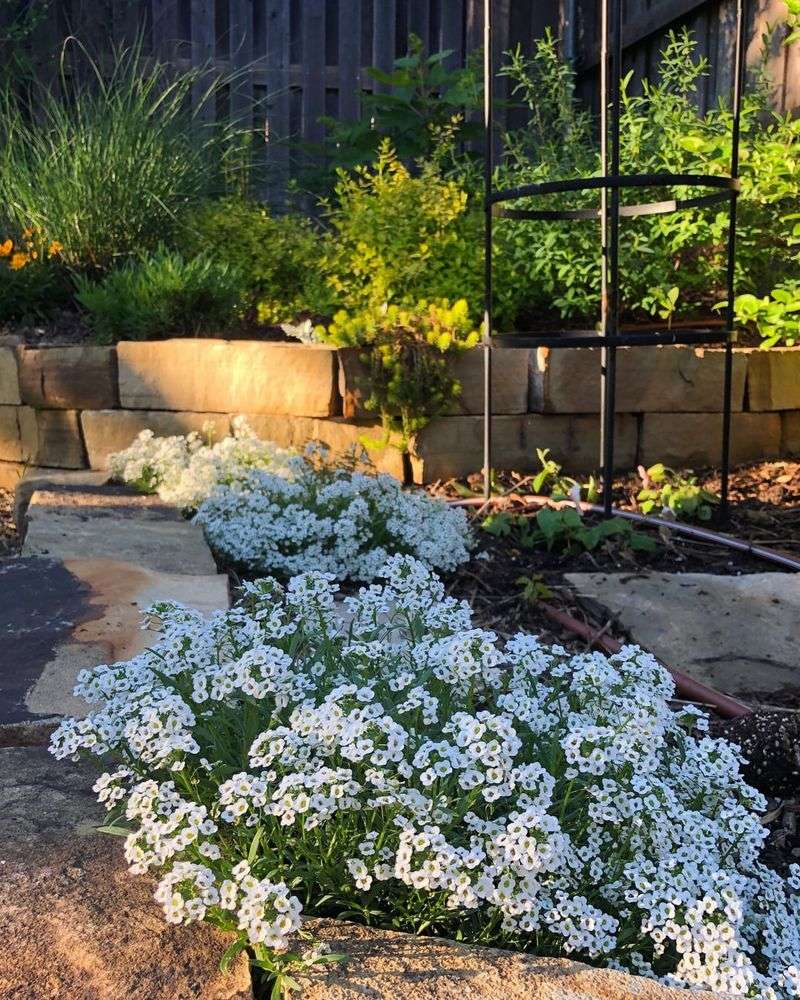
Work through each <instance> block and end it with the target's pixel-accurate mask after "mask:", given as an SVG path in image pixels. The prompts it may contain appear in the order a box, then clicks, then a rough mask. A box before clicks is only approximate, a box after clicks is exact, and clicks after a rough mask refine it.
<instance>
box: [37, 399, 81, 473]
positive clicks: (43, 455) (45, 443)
mask: <svg viewBox="0 0 800 1000" xmlns="http://www.w3.org/2000/svg"><path fill="white" fill-rule="evenodd" d="M36 424H37V428H38V447H37V449H36V456H35V461H36V464H37V465H47V466H53V467H55V468H60V469H83V468H85V467H86V456H85V454H84V450H83V440H82V438H81V429H80V424H79V422H78V413H77V411H76V410H36Z"/></svg>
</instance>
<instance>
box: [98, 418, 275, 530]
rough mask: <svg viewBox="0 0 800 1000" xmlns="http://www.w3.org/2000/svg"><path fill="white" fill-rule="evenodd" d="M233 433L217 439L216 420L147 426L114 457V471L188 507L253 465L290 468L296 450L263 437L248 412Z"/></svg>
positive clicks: (193, 507)
mask: <svg viewBox="0 0 800 1000" xmlns="http://www.w3.org/2000/svg"><path fill="white" fill-rule="evenodd" d="M231 426H232V430H233V434H232V435H231V436H229V437H224V438H222V439H221V440H219V441H217V442H215V443H213V442H212V432H213V426H212V425H211V424H209V425H208V426H207V427H205V428H204V429H203V433H202V434H198V433H197V432H193V433H191V434H187V435H174V436H172V437H156V436H155V435H154V434H153V432H152V431H149V430H147V431H142V432H141V434H139V436H138V437H137V438H136V440H135V441H134V442H133V444H131V445H130V447H128V448H126V449H125V450H124V451H120V452H116V453H115V454H113V455H111V457H110V459H109V466H110V469H111V472H112V474H113V476H114V477H115V478H116V479H119V480H121V481H122V482H124V483H130V484H131V485H133V486H136V488H137V489H140V490H144V491H145V492H147V493H158V494H159V496H160V497H161V498H162V500H164V501H165V502H166V503H170V504H175V506H176V507H180V508H182V509H184V510H196V509H197V507H199V506H200V504H201V503H202V502H203V500H205V499H206V497H207V496H209V495H210V494H211V493H213V491H214V490H215V489H216V488H217V486H218V485H219V484H220V483H233V482H237V481H238V480H239V479H240V478H241V477H242V476H243V475H245V474H246V473H247V472H249V470H251V469H273V470H276V471H287V470H288V464H287V463H288V461H289V459H290V458H291V456H292V454H293V453H292V452H289V451H285V450H283V449H281V448H278V447H277V445H275V444H273V443H272V442H270V441H261V440H260V439H259V438H257V437H256V436H255V434H254V433H253V431H252V430H251V429H250V427H249V426H248V424H247V421H246V420H245V419H244V418H243V417H234V418H233V420H232V421H231Z"/></svg>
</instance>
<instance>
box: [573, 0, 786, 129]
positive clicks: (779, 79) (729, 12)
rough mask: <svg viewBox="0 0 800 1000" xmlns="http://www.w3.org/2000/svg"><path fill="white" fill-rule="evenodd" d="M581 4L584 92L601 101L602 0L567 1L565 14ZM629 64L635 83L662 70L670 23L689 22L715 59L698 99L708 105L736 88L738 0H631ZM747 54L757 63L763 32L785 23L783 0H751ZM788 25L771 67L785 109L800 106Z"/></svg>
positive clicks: (776, 38)
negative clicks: (787, 39) (786, 42)
mask: <svg viewBox="0 0 800 1000" xmlns="http://www.w3.org/2000/svg"><path fill="white" fill-rule="evenodd" d="M570 6H574V8H576V17H575V22H576V23H575V24H574V25H572V26H571V28H572V36H573V37H574V50H573V56H574V59H575V63H576V66H577V68H578V71H579V93H580V94H581V96H582V97H584V98H585V99H587V100H588V101H590V102H591V103H596V100H597V84H596V80H597V64H598V59H599V46H598V31H599V27H598V10H599V3H596V2H594V0H578V2H577V3H576V4H574V5H570V4H568V3H565V2H563V0H562V3H561V11H562V15H563V12H564V11H565V10H569V8H570ZM624 11H625V13H624V31H623V42H624V45H625V53H624V69H625V70H626V71H627V70H632V71H633V73H634V78H633V86H634V89H635V88H636V86H637V85H638V84H639V83H640V81H641V79H642V78H650V79H652V78H654V77H655V76H656V75H657V70H658V62H659V54H660V52H661V50H662V48H663V46H664V42H665V40H666V35H667V32H668V31H669V30H670V29H674V28H680V27H684V26H685V27H687V28H689V30H690V31H691V32H692V34H693V36H694V38H695V40H696V41H697V52H698V53H699V54H701V55H703V56H705V57H706V59H707V60H708V62H709V72H708V74H707V76H706V77H705V78H703V80H702V81H701V83H700V86H699V88H698V94H697V99H698V102H699V104H700V106H701V107H702V108H703V109H704V110H705V109H706V108H708V107H709V106H710V105H713V104H714V103H715V102H716V100H717V98H718V97H724V98H728V97H729V96H730V92H731V71H732V68H733V66H732V63H733V59H732V52H733V44H734V32H735V23H734V22H735V2H734V0H625V4H624ZM745 17H746V21H747V38H748V48H747V59H748V64H749V65H750V66H753V65H754V64H756V63H757V62H758V61H759V59H760V53H761V51H762V48H763V36H764V35H765V34H766V33H767V32H768V29H769V27H770V26H777V25H781V24H782V22H783V20H784V19H785V17H786V7H785V5H784V3H783V2H782V0H745ZM784 37H785V33H784V30H783V29H782V28H778V30H777V31H775V32H774V33H773V34H772V39H771V44H770V46H769V53H768V70H769V74H770V77H771V79H772V80H773V84H774V95H773V97H774V103H775V106H776V107H777V108H779V109H781V110H786V111H792V110H795V109H797V108H800V44H798V45H793V46H789V47H787V46H785V45H783V44H782V43H783V38H784Z"/></svg>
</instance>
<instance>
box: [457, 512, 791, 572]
mask: <svg viewBox="0 0 800 1000" xmlns="http://www.w3.org/2000/svg"><path fill="white" fill-rule="evenodd" d="M503 500H508V501H514V502H517V503H522V504H525V505H526V506H528V505H529V506H536V507H547V506H551V507H574V506H576V505H575V503H574V501H572V500H562V501H553V500H551V498H550V497H544V496H533V495H527V494H518V493H507V494H504V495H503V496H500V497H496V498H493V499H490V500H485V499H484V498H483V497H474V498H473V497H469V498H466V499H460V500H448V501H447V502H448V503H449V504H451V505H452V506H453V507H485V508H489V507H491V506H493V504H495V503H497V502H498V501H503ZM580 509H581V510H582V511H584V512H587V513H591V514H602V513H603V508H602V507H601V506H599V505H598V504H594V503H587V502H586V501H584V500H581V502H580ZM612 516H613V517H623V518H625V520H627V521H634V522H635V523H636V524H644V525H647V526H649V527H651V528H667V529H668V530H669V531H674V532H676V533H677V534H680V535H686V536H687V537H689V538H696V539H698V540H699V541H703V542H712V543H713V544H715V545H722V546H724V547H725V548H729V549H734V550H735V551H737V552H744V553H746V554H747V555H750V556H754V557H755V558H757V559H764V560H766V561H767V562H771V563H774V564H775V565H776V566H783V567H784V569H790V570H794V572H796V573H800V559H793V558H792V557H791V556H786V555H783V553H781V552H774V551H773V550H772V549H765V548H763V546H761V545H753V544H752V542H745V541H742V540H741V539H740V538H732V537H731V536H730V535H725V534H722V533H721V532H719V531H711V530H710V529H709V528H698V527H696V526H695V525H693V524H684V523H683V522H681V521H668V520H666V518H663V517H652V516H650V515H649V514H637V513H636V512H635V511H632V510H619V509H618V508H615V509H614V510H613V512H612Z"/></svg>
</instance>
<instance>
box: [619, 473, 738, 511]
mask: <svg viewBox="0 0 800 1000" xmlns="http://www.w3.org/2000/svg"><path fill="white" fill-rule="evenodd" d="M639 475H640V477H641V479H642V488H641V490H639V492H638V494H637V495H636V501H637V503H638V504H639V507H640V509H641V511H642V513H643V514H651V513H653V511H655V512H656V513H658V514H661V515H664V514H665V513H668V514H670V515H671V516H673V517H676V518H679V519H682V520H694V519H696V520H698V521H709V520H711V515H712V514H713V511H714V506H713V505H714V504H717V503H719V497H718V496H717V495H716V494H715V493H711V492H710V491H709V490H706V489H704V488H703V487H702V486H700V485H699V484H698V482H697V477H696V476H692V475H682V474H681V473H679V472H676V471H675V470H674V469H670V468H668V467H667V466H665V465H664V464H663V463H662V462H658V463H657V464H656V465H651V466H650V468H649V469H644V468H643V467H642V466H641V465H640V466H639Z"/></svg>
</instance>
